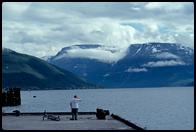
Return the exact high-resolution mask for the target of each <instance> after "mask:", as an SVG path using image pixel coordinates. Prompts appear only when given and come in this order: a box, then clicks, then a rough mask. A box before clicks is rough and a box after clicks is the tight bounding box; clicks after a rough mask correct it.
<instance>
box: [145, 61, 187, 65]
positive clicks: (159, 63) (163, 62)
mask: <svg viewBox="0 0 196 132" xmlns="http://www.w3.org/2000/svg"><path fill="white" fill-rule="evenodd" d="M175 65H185V63H184V62H183V61H175V60H165V61H156V62H153V61H151V62H148V63H147V64H144V65H143V66H144V67H164V66H175Z"/></svg>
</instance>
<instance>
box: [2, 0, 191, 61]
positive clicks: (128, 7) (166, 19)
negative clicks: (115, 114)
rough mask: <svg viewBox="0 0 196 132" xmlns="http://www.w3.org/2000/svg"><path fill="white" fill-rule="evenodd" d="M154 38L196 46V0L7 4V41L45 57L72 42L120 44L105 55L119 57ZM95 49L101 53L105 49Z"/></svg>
mask: <svg viewBox="0 0 196 132" xmlns="http://www.w3.org/2000/svg"><path fill="white" fill-rule="evenodd" d="M149 42H169V43H179V44H182V45H184V46H188V47H191V48H194V5H193V3H192V2H108V3H107V2H92V3H91V2H73V3H72V2H57V3H55V2H51V3H50V2H32V3H31V2H17V3H14V2H8V3H3V6H2V47H3V48H9V49H12V50H15V51H17V52H20V53H25V54H29V55H33V56H37V57H43V56H50V55H55V54H56V53H57V52H58V51H60V50H61V49H62V48H63V47H66V46H71V45H76V44H100V45H104V46H106V47H112V48H116V49H118V50H117V51H118V52H115V53H112V52H110V50H104V51H103V53H104V55H102V56H100V57H102V58H105V56H106V55H107V54H108V55H109V56H110V58H112V59H113V60H115V59H116V58H119V57H122V56H123V54H124V53H125V52H124V51H125V50H126V49H127V47H128V46H129V45H130V44H135V43H149ZM74 53H76V52H74ZM77 53H78V55H80V52H77ZM82 53H83V54H84V55H87V54H85V53H84V52H82ZM96 53H97V54H96ZM91 54H93V56H99V55H100V54H101V51H100V49H98V52H96V51H95V52H92V51H90V52H89V54H88V55H89V56H91Z"/></svg>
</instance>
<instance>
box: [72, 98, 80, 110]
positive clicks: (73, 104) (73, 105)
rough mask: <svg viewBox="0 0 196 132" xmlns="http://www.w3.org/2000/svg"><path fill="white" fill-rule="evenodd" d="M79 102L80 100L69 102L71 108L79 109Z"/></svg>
mask: <svg viewBox="0 0 196 132" xmlns="http://www.w3.org/2000/svg"><path fill="white" fill-rule="evenodd" d="M80 101H81V99H79V98H73V100H72V101H71V102H70V106H71V108H77V109H78V108H79V102H80Z"/></svg>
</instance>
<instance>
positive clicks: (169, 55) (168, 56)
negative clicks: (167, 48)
mask: <svg viewBox="0 0 196 132" xmlns="http://www.w3.org/2000/svg"><path fill="white" fill-rule="evenodd" d="M156 57H157V58H160V59H179V56H177V55H174V54H172V53H169V52H162V53H158V54H156Z"/></svg>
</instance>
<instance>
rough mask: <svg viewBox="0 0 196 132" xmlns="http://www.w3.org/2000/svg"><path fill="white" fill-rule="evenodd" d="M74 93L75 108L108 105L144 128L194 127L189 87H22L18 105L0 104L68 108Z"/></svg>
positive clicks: (25, 108) (24, 108)
mask: <svg viewBox="0 0 196 132" xmlns="http://www.w3.org/2000/svg"><path fill="white" fill-rule="evenodd" d="M75 94H77V95H78V96H79V97H81V99H82V102H81V103H80V109H79V111H96V108H97V107H99V108H103V109H109V110H110V112H111V113H114V114H117V115H120V116H121V117H123V118H125V119H127V120H130V121H132V122H134V123H136V124H137V125H139V126H141V127H146V128H147V129H164V130H168V129H193V127H194V88H193V87H180V88H179V87H178V88H177V87H176V88H132V89H90V90H48V91H22V92H21V98H22V105H21V106H16V107H3V111H4V112H12V111H13V110H15V109H18V110H20V111H21V112H43V111H44V110H47V111H58V112H62V111H66V112H69V111H70V107H69V102H70V99H71V98H72V97H73V95H75ZM33 96H36V98H33Z"/></svg>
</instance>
